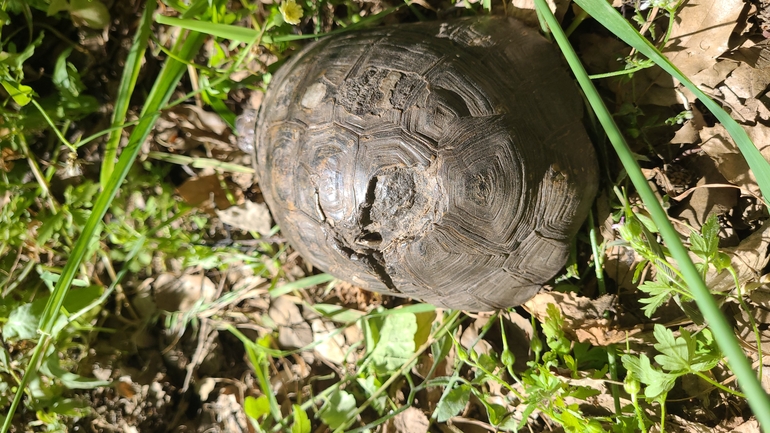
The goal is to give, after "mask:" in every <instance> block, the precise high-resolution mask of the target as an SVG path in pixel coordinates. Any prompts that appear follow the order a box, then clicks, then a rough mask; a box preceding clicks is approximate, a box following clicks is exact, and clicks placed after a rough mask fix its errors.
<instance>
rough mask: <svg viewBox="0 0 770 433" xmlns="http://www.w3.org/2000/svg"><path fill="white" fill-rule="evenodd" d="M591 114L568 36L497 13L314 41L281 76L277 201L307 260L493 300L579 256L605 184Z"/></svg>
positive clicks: (396, 284)
mask: <svg viewBox="0 0 770 433" xmlns="http://www.w3.org/2000/svg"><path fill="white" fill-rule="evenodd" d="M581 116H582V109H581V101H580V98H579V96H578V94H577V91H576V89H575V88H574V84H573V83H572V82H571V81H570V79H569V77H568V75H567V74H566V72H565V71H564V70H563V69H562V66H561V64H560V59H559V56H558V54H557V53H556V52H555V51H554V50H553V48H552V47H551V46H550V45H549V44H548V43H547V42H546V41H545V40H544V39H543V38H542V37H540V36H539V35H538V34H537V33H536V32H535V31H534V30H531V29H529V28H527V27H525V26H523V25H522V24H520V23H518V22H517V21H514V20H512V19H504V18H492V17H485V18H475V19H465V20H458V21H452V22H449V23H441V24H439V23H421V24H412V25H404V26H397V27H390V28H381V29H374V30H367V31H362V32H357V33H347V34H342V35H337V36H332V37H329V38H325V39H322V40H320V41H318V42H315V43H313V44H311V45H309V46H308V47H306V48H305V49H304V50H303V51H302V52H300V53H298V54H297V55H295V56H294V57H293V58H292V59H291V60H290V61H289V62H287V64H285V65H284V66H283V67H282V68H281V69H280V70H279V71H278V72H277V73H276V74H275V76H274V78H273V81H272V82H271V84H270V87H269V89H268V92H267V95H266V96H265V100H264V101H263V104H262V108H261V110H260V113H259V117H258V119H257V122H256V126H255V127H254V129H253V130H254V131H255V134H254V138H253V140H254V141H256V143H257V146H256V149H255V151H256V159H257V167H258V171H259V173H258V175H259V178H260V184H261V189H262V192H263V194H264V196H265V200H266V201H267V203H268V205H269V206H270V208H271V210H272V212H273V215H274V217H275V219H276V221H277V222H278V224H279V225H280V227H281V230H282V232H283V233H284V235H285V236H286V238H287V239H288V240H289V242H290V243H291V244H292V245H293V246H294V248H295V249H297V250H298V251H299V252H300V253H301V254H302V255H303V256H304V257H305V258H306V259H308V260H309V261H310V262H312V263H313V264H314V265H316V266H318V267H320V268H321V269H323V270H325V271H327V272H330V273H331V274H333V275H335V276H336V277H338V278H341V279H344V280H347V281H350V282H352V283H354V284H356V285H359V286H361V287H363V288H365V289H370V290H375V291H379V292H383V293H388V294H393V295H397V296H408V297H412V298H416V299H421V300H424V301H426V302H431V303H434V304H436V305H440V306H444V307H450V308H461V309H466V310H475V311H481V310H490V309H495V308H505V307H509V306H513V305H518V304H520V303H522V302H525V301H526V300H527V299H529V298H530V297H531V296H533V295H534V294H535V293H536V292H537V290H539V288H540V286H541V284H542V283H544V282H545V281H547V280H548V279H550V278H552V277H553V276H554V275H555V274H556V273H557V272H558V271H559V269H560V268H561V267H563V266H564V263H565V261H566V258H567V246H568V244H569V239H570V237H572V236H574V234H575V233H576V231H577V229H578V228H579V226H580V224H581V223H582V220H583V219H584V218H585V216H586V214H587V212H588V208H589V206H590V204H591V200H592V199H593V196H594V194H595V192H596V184H597V179H596V178H597V175H596V172H597V168H596V161H595V156H594V153H593V148H592V146H591V143H590V141H589V140H588V138H587V136H586V133H585V131H584V129H583V127H582V124H581ZM248 135H249V133H248V132H247V133H245V134H244V136H248Z"/></svg>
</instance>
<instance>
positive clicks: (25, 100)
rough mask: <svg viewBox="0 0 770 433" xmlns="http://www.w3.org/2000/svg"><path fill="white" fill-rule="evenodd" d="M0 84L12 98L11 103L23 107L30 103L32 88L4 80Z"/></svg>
mask: <svg viewBox="0 0 770 433" xmlns="http://www.w3.org/2000/svg"><path fill="white" fill-rule="evenodd" d="M0 84H2V85H3V88H5V91H6V92H8V94H9V95H10V96H11V98H13V102H15V103H17V104H19V105H20V106H22V107H23V106H25V105H27V104H29V103H30V101H32V87H29V86H25V85H24V84H21V83H16V82H13V81H6V80H3V81H2V82H0Z"/></svg>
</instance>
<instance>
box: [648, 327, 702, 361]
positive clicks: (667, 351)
mask: <svg viewBox="0 0 770 433" xmlns="http://www.w3.org/2000/svg"><path fill="white" fill-rule="evenodd" d="M653 335H654V336H655V339H656V340H658V342H657V343H655V344H654V347H655V349H657V350H658V352H660V353H661V354H660V355H656V356H655V362H657V363H658V364H660V366H661V367H662V368H663V369H664V370H668V371H671V372H685V371H688V370H689V368H690V357H691V355H692V354H694V353H695V341H693V340H692V339H690V340H689V341H688V340H685V339H684V338H683V337H678V338H676V337H674V333H673V332H672V331H671V330H670V329H668V328H666V327H665V326H663V325H661V324H658V323H656V324H655V330H654V331H653ZM688 335H689V334H688Z"/></svg>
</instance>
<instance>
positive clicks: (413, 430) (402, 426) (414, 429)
mask: <svg viewBox="0 0 770 433" xmlns="http://www.w3.org/2000/svg"><path fill="white" fill-rule="evenodd" d="M429 427H430V421H428V417H427V416H425V414H424V413H423V412H422V411H421V410H420V409H417V408H416V407H410V408H408V409H407V410H405V411H403V412H401V413H399V414H398V415H396V416H394V417H393V418H392V419H391V420H390V421H388V424H387V426H386V427H385V431H387V432H392V433H428V428H429Z"/></svg>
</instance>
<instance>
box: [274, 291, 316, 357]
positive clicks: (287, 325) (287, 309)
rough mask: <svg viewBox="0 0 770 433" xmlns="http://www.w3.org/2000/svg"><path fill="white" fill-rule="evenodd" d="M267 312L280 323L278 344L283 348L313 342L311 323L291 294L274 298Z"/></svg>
mask: <svg viewBox="0 0 770 433" xmlns="http://www.w3.org/2000/svg"><path fill="white" fill-rule="evenodd" d="M267 314H268V315H269V316H270V318H271V319H273V322H275V324H276V325H278V345H279V346H281V347H282V348H285V349H299V348H302V347H305V346H307V345H309V344H310V343H312V342H313V333H312V331H311V330H310V325H308V324H307V322H305V319H304V318H303V317H302V313H300V311H299V307H297V305H296V304H295V303H294V301H292V300H291V297H290V296H279V297H277V298H275V299H273V301H272V303H271V304H270V309H269V310H268V312H267Z"/></svg>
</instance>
